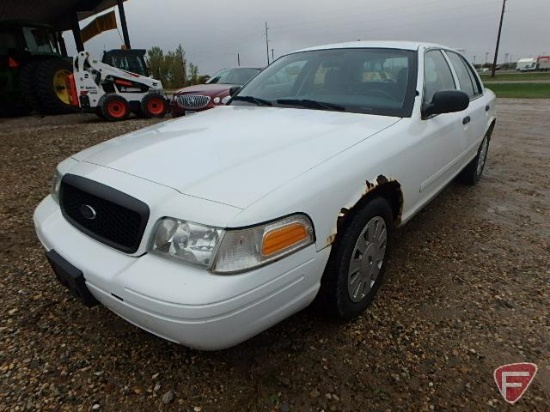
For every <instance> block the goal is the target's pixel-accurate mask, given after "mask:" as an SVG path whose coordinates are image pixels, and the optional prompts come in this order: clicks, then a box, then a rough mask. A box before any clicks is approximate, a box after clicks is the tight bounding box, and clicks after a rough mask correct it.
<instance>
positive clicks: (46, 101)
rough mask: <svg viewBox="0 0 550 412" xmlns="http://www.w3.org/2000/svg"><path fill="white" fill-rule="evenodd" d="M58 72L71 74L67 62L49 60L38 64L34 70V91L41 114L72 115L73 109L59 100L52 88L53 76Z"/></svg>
mask: <svg viewBox="0 0 550 412" xmlns="http://www.w3.org/2000/svg"><path fill="white" fill-rule="evenodd" d="M60 70H64V71H67V72H72V66H71V64H70V63H69V62H66V61H65V60H61V59H49V60H44V61H42V62H40V64H39V65H38V66H37V67H36V70H35V85H36V87H35V89H36V93H37V95H38V98H39V99H40V105H41V113H43V114H66V113H73V112H74V111H75V109H74V108H73V107H72V106H71V105H70V104H67V103H65V102H64V101H63V100H61V99H60V98H59V96H58V93H57V91H56V89H55V88H54V76H55V75H56V73H57V72H59V71H60Z"/></svg>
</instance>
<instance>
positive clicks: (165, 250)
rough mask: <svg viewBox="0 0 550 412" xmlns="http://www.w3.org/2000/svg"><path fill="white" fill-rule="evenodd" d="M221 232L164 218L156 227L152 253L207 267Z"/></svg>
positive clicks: (212, 228) (191, 223) (208, 227)
mask: <svg viewBox="0 0 550 412" xmlns="http://www.w3.org/2000/svg"><path fill="white" fill-rule="evenodd" d="M222 234H223V230H221V229H218V228H215V227H210V226H204V225H199V224H197V223H193V222H187V221H185V220H178V219H173V218H164V219H162V220H161V221H160V222H159V224H158V225H157V229H156V231H155V237H154V239H153V247H152V249H153V251H155V252H157V253H161V254H164V255H168V256H171V257H174V258H177V259H181V260H184V261H186V262H188V263H191V264H194V265H198V266H203V267H209V266H211V262H212V257H213V255H214V252H215V249H216V246H217V245H218V243H219V241H220V238H221V235H222Z"/></svg>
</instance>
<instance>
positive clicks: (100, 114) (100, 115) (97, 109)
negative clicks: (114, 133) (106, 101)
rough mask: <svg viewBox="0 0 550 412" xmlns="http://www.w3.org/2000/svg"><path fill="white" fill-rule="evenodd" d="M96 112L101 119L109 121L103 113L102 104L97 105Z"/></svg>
mask: <svg viewBox="0 0 550 412" xmlns="http://www.w3.org/2000/svg"><path fill="white" fill-rule="evenodd" d="M95 114H96V116H97V117H99V118H100V119H101V120H105V121H107V119H106V118H105V116H103V113H102V112H101V107H100V106H97V107H96V108H95Z"/></svg>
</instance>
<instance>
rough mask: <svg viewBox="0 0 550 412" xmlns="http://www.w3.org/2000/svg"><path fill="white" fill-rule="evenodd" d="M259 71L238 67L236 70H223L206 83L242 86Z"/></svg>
mask: <svg viewBox="0 0 550 412" xmlns="http://www.w3.org/2000/svg"><path fill="white" fill-rule="evenodd" d="M260 71H261V70H260V69H253V68H245V67H240V68H236V69H223V70H220V71H219V72H217V73H216V74H215V75H214V76H212V77H211V78H210V79H208V81H207V82H206V83H219V84H234V85H236V86H242V85H243V84H245V83H246V82H247V81H249V80H250V79H252V78H253V77H254V76H256V75H257V74H258V73H260Z"/></svg>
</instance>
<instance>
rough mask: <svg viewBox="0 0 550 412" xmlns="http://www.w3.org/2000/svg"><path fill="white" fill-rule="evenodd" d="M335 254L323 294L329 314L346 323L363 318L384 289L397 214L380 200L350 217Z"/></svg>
mask: <svg viewBox="0 0 550 412" xmlns="http://www.w3.org/2000/svg"><path fill="white" fill-rule="evenodd" d="M350 219H351V220H350V221H349V222H348V224H346V225H345V226H344V228H343V233H342V235H341V236H338V237H337V239H336V241H335V244H334V246H333V250H332V252H331V255H330V258H329V261H328V263H327V267H326V268H325V273H324V274H323V279H322V282H321V290H320V292H319V295H320V296H319V297H320V300H318V302H319V303H321V304H322V305H323V308H324V310H325V311H328V314H329V315H331V316H333V317H336V318H338V319H342V320H350V319H353V318H355V317H357V316H359V315H360V314H361V313H362V312H363V311H364V310H365V309H366V308H367V307H368V306H369V305H370V304H371V303H372V302H373V300H374V297H375V295H376V292H377V291H378V289H379V288H380V284H381V283H382V279H383V277H384V273H385V271H386V265H387V260H388V256H389V253H390V249H391V244H392V232H393V213H392V209H391V207H390V205H389V203H388V202H387V201H386V200H385V199H383V198H381V197H377V198H374V199H372V200H370V201H369V202H368V203H367V204H366V205H365V206H364V207H363V208H362V209H360V210H359V211H358V212H357V213H355V214H354V215H353V216H351V217H350Z"/></svg>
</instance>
